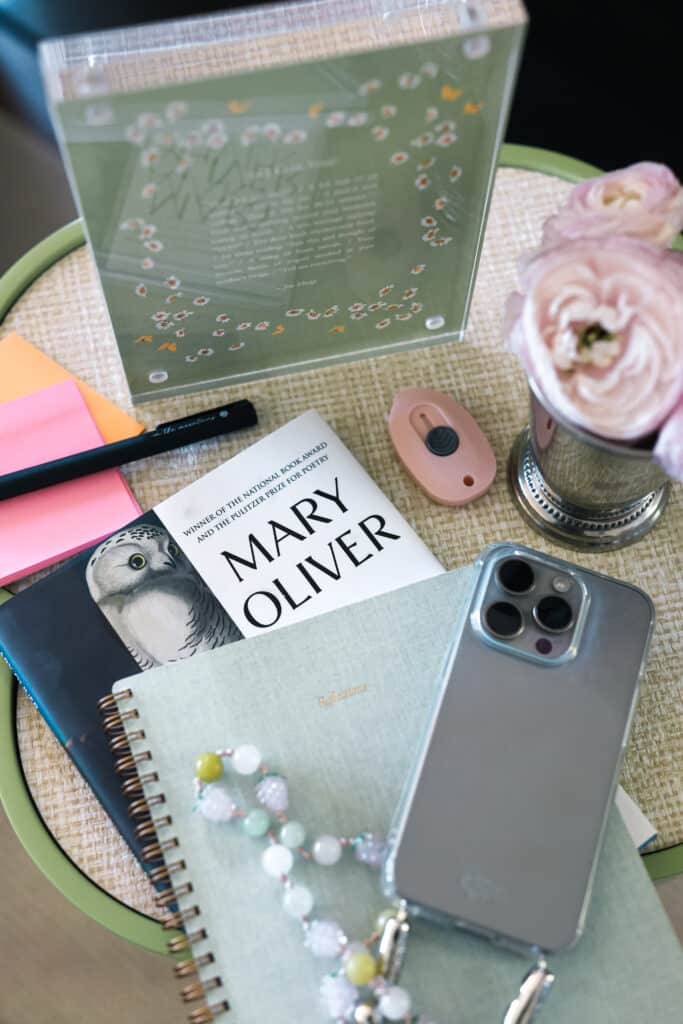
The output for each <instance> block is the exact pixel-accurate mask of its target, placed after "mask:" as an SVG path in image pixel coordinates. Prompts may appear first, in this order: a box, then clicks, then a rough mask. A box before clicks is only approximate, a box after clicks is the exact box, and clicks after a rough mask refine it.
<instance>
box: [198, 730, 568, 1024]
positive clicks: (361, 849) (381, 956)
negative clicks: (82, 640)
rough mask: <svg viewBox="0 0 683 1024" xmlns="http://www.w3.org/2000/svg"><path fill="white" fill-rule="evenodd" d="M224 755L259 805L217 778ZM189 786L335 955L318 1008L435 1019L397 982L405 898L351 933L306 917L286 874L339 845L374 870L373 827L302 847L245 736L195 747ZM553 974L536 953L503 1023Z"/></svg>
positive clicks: (305, 893) (423, 1022) (346, 1016)
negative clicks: (251, 848) (257, 856)
mask: <svg viewBox="0 0 683 1024" xmlns="http://www.w3.org/2000/svg"><path fill="white" fill-rule="evenodd" d="M225 760H229V762H230V764H231V766H232V769H233V770H234V772H235V773H236V774H237V775H240V776H243V777H249V776H256V782H255V786H254V792H255V796H256V800H257V802H258V804H259V806H257V807H252V808H250V809H248V810H245V809H243V808H242V807H240V806H239V805H238V803H237V801H236V800H235V798H234V796H233V794H232V793H231V792H230V790H229V789H228V787H227V786H226V785H225V783H224V782H222V781H220V780H221V778H222V776H223V775H224V761H225ZM195 793H196V797H197V804H196V809H197V810H198V811H199V813H200V814H201V815H202V816H203V817H204V818H206V819H207V820H208V821H211V822H230V821H233V822H241V825H242V829H243V831H244V832H245V833H246V834H247V835H248V836H250V837H251V838H252V839H266V840H267V845H266V847H265V849H264V851H263V853H262V855H261V864H262V867H263V870H264V871H265V873H266V874H267V875H269V876H270V877H271V878H273V879H276V880H278V881H279V882H280V884H281V886H282V906H283V909H284V911H285V913H286V914H288V915H289V916H290V917H292V918H294V919H295V920H296V921H298V922H299V924H300V925H301V928H302V930H303V935H304V945H305V947H306V948H307V949H308V950H309V951H310V953H311V954H312V955H313V956H314V957H316V958H320V959H326V960H333V961H336V966H335V969H334V970H332V971H331V972H328V973H327V974H325V975H324V976H323V978H322V981H321V985H320V996H321V1001H322V1006H323V1009H324V1010H325V1011H326V1013H327V1016H328V1018H329V1019H330V1020H332V1021H333V1022H334V1024H349V1022H350V1024H381V1022H383V1021H389V1022H394V1021H398V1022H403V1024H435V1022H434V1021H432V1020H431V1019H428V1018H427V1017H425V1016H424V1015H422V1014H418V1013H416V1012H415V1010H414V1008H413V1000H412V997H411V995H410V993H409V992H408V990H407V989H406V988H405V987H403V986H400V985H398V984H397V981H398V979H399V975H400V972H401V967H402V966H403V960H404V958H405V952H406V945H407V941H408V936H409V933H410V923H409V921H408V914H407V910H406V905H405V903H404V902H403V901H398V902H397V903H396V904H395V905H394V906H392V907H389V908H387V909H385V910H383V911H382V912H381V913H380V914H379V915H378V917H377V919H376V921H375V927H374V929H373V930H372V932H371V933H370V934H369V935H367V936H366V937H365V938H363V939H360V940H359V939H351V938H349V936H347V935H346V933H345V931H344V929H343V928H342V926H341V925H340V924H338V923H337V921H334V920H331V919H327V918H323V919H318V918H315V917H313V918H312V917H311V912H312V911H313V907H314V904H315V900H314V896H313V893H312V892H311V890H310V889H309V887H308V886H306V885H303V884H301V883H298V882H296V881H295V880H294V879H293V877H292V870H293V867H294V864H295V858H296V857H298V858H299V859H301V860H303V861H308V862H311V861H313V862H315V863H316V864H318V865H320V867H322V868H325V869H329V868H333V867H334V866H335V865H336V864H338V863H339V862H340V861H341V859H342V857H343V856H344V854H345V853H351V854H352V855H353V856H354V858H355V859H356V861H358V862H359V863H360V864H363V865H365V866H366V867H367V868H369V869H370V870H376V871H378V870H379V869H380V868H381V866H382V863H383V861H384V856H385V853H386V841H385V840H384V838H383V837H382V836H380V835H378V834H377V833H376V832H360V833H358V834H357V835H355V836H334V835H329V834H324V835H320V836H318V837H317V838H316V839H315V841H314V842H313V843H312V844H311V845H310V847H307V846H305V845H304V844H305V843H306V839H307V836H306V829H305V827H304V825H303V824H301V822H299V821H296V820H293V819H290V818H289V817H288V815H287V811H288V809H289V790H288V785H287V780H286V778H285V776H284V775H281V774H280V773H279V772H278V771H274V770H273V769H271V768H269V767H268V765H267V764H265V763H264V762H263V759H262V756H261V752H260V751H259V749H258V747H255V746H253V745H252V744H249V743H245V744H241V745H240V746H237V747H235V748H225V749H222V750H217V751H215V752H207V753H203V754H200V755H199V757H198V758H197V760H196V762H195ZM553 981H554V975H552V974H551V973H550V971H549V970H548V968H547V965H546V964H545V961H543V960H542V959H539V961H538V963H537V964H536V966H535V967H534V968H532V970H531V971H530V972H529V973H528V974H527V975H526V976H525V978H524V979H523V981H522V985H521V988H520V991H519V994H518V995H517V996H516V997H515V999H514V1000H513V1001H512V1003H511V1004H510V1006H509V1007H508V1009H507V1012H506V1014H505V1017H504V1020H503V1024H528V1022H530V1021H531V1020H532V1018H533V1017H534V1015H535V1012H536V1010H537V1009H538V1008H539V1007H540V1005H541V1003H542V1002H543V1001H544V999H545V997H546V996H547V993H548V991H549V990H550V987H551V985H552V983H553Z"/></svg>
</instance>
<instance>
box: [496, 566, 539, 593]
mask: <svg viewBox="0 0 683 1024" xmlns="http://www.w3.org/2000/svg"><path fill="white" fill-rule="evenodd" d="M498 582H499V583H500V585H501V587H502V588H503V590H507V591H508V593H510V594H528V592H529V591H530V590H531V588H532V587H533V585H534V570H533V569H532V568H531V566H530V565H529V563H528V562H523V561H522V559H521V558H508V559H506V561H505V562H503V563H502V565H500V566H499V567H498Z"/></svg>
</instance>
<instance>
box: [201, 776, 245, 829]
mask: <svg viewBox="0 0 683 1024" xmlns="http://www.w3.org/2000/svg"><path fill="white" fill-rule="evenodd" d="M236 810H237V805H236V804H235V801H234V800H233V798H232V797H231V796H230V793H229V792H228V790H227V789H226V788H225V786H223V785H221V783H220V782H211V783H209V785H208V786H205V787H204V789H203V790H202V794H201V796H200V798H199V813H200V814H201V815H202V817H204V818H206V820H207V821H230V819H231V818H232V817H233V816H234V814H235V811H236Z"/></svg>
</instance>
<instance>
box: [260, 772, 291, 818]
mask: <svg viewBox="0 0 683 1024" xmlns="http://www.w3.org/2000/svg"><path fill="white" fill-rule="evenodd" d="M256 799H257V800H258V802H259V803H260V804H263V806H264V807H267V808H268V810H269V811H271V812H272V813H273V814H284V812H285V811H286V810H287V807H288V806H289V794H288V790H287V779H285V778H284V777H283V776H282V775H266V777H265V779H261V781H260V782H259V784H258V786H257V787H256Z"/></svg>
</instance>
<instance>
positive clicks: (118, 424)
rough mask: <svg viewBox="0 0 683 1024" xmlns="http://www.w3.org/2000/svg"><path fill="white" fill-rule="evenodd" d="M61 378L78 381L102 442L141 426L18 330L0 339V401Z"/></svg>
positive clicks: (130, 434)
mask: <svg viewBox="0 0 683 1024" xmlns="http://www.w3.org/2000/svg"><path fill="white" fill-rule="evenodd" d="M64 380H73V381H75V382H76V384H77V385H78V389H79V391H80V392H81V394H82V395H83V399H84V401H85V404H86V405H87V407H88V409H89V410H90V415H91V416H92V418H93V419H94V421H95V423H96V424H97V427H98V430H99V432H100V434H101V435H102V438H103V440H104V441H105V443H106V444H109V443H110V442H112V441H122V440H123V438H124V437H134V436H135V435H136V434H141V433H142V431H143V430H144V429H145V428H144V426H143V425H142V423H138V421H137V420H134V419H133V417H132V416H129V415H128V413H126V412H124V411H123V410H122V409H119V408H118V406H116V405H114V403H113V402H110V401H109V399H108V398H105V397H104V396H103V395H100V394H99V393H98V392H97V391H95V390H94V389H93V388H91V387H90V386H89V385H88V384H85V383H84V382H83V381H82V380H79V379H78V377H76V376H74V374H73V373H69V371H68V370H65V369H64V367H63V366H60V365H59V363H56V362H55V361H54V360H53V359H50V357H49V356H46V355H45V353H44V352H41V351H40V349H37V348H36V347H35V346H34V345H31V344H29V342H28V341H25V340H24V338H22V337H21V336H20V335H19V334H8V335H7V337H6V338H3V339H2V340H0V402H10V401H12V399H14V398H23V397H24V396H25V395H30V394H33V392H34V391H40V390H42V389H43V388H47V387H49V386H50V385H51V384H58V383H60V382H61V381H64Z"/></svg>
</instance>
